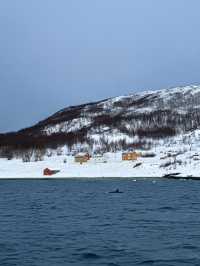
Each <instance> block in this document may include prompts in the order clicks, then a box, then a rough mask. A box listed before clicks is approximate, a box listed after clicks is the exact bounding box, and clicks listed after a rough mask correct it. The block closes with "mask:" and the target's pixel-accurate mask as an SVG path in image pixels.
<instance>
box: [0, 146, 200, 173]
mask: <svg viewBox="0 0 200 266" xmlns="http://www.w3.org/2000/svg"><path fill="white" fill-rule="evenodd" d="M107 156H108V160H107V163H97V162H95V161H94V160H93V159H91V160H90V161H88V162H87V163H83V164H79V163H75V162H74V158H73V157H72V156H53V157H50V158H48V157H45V159H44V160H43V161H41V162H28V163H23V162H22V160H16V159H13V160H10V161H9V160H6V159H0V178H45V176H44V175H43V170H44V169H45V168H47V167H48V168H50V169H56V170H60V172H59V173H57V174H55V175H53V176H51V177H47V178H81V177H83V178H104V177H105V178H106V177H119V178H122V177H133V178H134V177H137V178H138V177H162V176H163V175H165V174H169V173H175V172H178V173H180V175H181V176H182V177H186V176H188V175H193V176H196V177H200V167H199V161H195V160H194V161H193V160H191V159H190V161H188V162H187V163H184V161H185V160H186V157H187V156H186V154H182V155H179V160H182V161H183V163H182V164H181V165H178V164H176V165H171V166H169V167H161V165H162V164H163V163H166V160H165V161H164V160H163V159H162V157H161V156H163V152H162V151H161V150H160V151H158V152H157V154H156V156H155V157H152V158H139V159H138V160H137V161H122V160H121V153H116V154H114V153H113V154H108V155H107ZM188 158H189V157H188ZM64 159H65V160H66V161H67V162H66V163H64ZM167 161H169V160H168V159H167ZM137 163H141V165H139V166H137V167H134V166H135V165H136V164H137Z"/></svg>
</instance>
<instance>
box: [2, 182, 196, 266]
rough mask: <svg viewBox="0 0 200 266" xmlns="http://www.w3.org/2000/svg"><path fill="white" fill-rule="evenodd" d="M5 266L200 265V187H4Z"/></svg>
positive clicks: (57, 184)
mask: <svg viewBox="0 0 200 266" xmlns="http://www.w3.org/2000/svg"><path fill="white" fill-rule="evenodd" d="M116 188H119V189H120V190H121V191H123V192H124V193H121V194H112V193H108V192H109V191H113V190H114V189H116ZM0 265H1V266H14V265H17V266H18V265H20V266H29V265H30V266H50V265H51V266H62V265H77V266H78V265H109V266H115V265H116V266H117V265H120V266H121V265H122V266H123V265H124V266H126V265H154V266H155V265H156V266H157V265H159V266H165V265H168V266H173V265H181V266H184V265H198V266H199V265H200V182H198V181H162V180H156V181H154V180H137V181H136V182H134V181H133V180H131V179H109V180H100V179H92V180H91V179H90V180H88V179H82V180H80V179H77V180H2V181H0Z"/></svg>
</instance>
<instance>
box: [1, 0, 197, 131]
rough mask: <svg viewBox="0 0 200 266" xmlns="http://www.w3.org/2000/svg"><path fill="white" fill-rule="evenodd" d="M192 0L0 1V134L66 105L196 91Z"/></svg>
mask: <svg viewBox="0 0 200 266" xmlns="http://www.w3.org/2000/svg"><path fill="white" fill-rule="evenodd" d="M199 14H200V1H199V0H166V1H164V0H163V1H162V0H58V1H56V0H1V1H0V90H1V94H0V95H1V100H0V132H5V131H10V130H18V129H20V128H22V127H27V126H30V125H32V124H34V123H35V122H37V121H39V120H41V119H43V118H46V117H47V116H49V115H50V114H52V113H54V112H56V111H58V110H59V109H61V108H63V107H66V106H68V105H76V104H80V103H84V102H88V101H94V100H98V99H103V98H107V97H111V96H117V95H123V94H128V93H131V92H134V91H141V90H144V89H160V88H166V87H172V86H177V85H186V84H200V15H199Z"/></svg>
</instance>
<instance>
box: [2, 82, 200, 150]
mask: <svg viewBox="0 0 200 266" xmlns="http://www.w3.org/2000/svg"><path fill="white" fill-rule="evenodd" d="M199 126H200V86H186V87H177V88H171V89H164V90H159V91H146V92H141V93H134V94H130V95H127V96H120V97H114V98H109V99H106V100H102V101H99V102H94V103H88V104H83V105H79V106H71V107H68V108H65V109H63V110H60V111H59V112H57V113H55V114H54V115H52V116H50V117H49V118H47V119H45V120H43V121H41V122H39V123H38V124H36V125H35V126H33V127H30V128H26V129H23V130H20V131H19V132H15V133H8V134H1V135H0V147H1V149H2V148H5V147H11V148H12V149H15V150H16V149H28V148H30V147H36V148H38V147H39V148H41V147H42V148H52V149H54V148H57V147H58V146H62V145H66V146H68V147H69V148H74V147H76V146H77V145H78V146H79V147H80V145H81V146H82V147H87V146H89V147H90V148H91V149H98V150H101V149H102V150H103V151H110V150H112V151H114V150H120V149H121V150H122V149H126V148H128V147H130V146H131V147H133V146H134V147H135V146H138V145H141V146H142V145H143V146H144V145H146V144H148V143H149V142H154V141H158V140H159V139H166V138H172V137H175V136H176V135H179V134H185V133H187V132H192V131H194V130H196V129H198V128H199Z"/></svg>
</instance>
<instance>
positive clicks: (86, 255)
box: [81, 252, 101, 259]
mask: <svg viewBox="0 0 200 266" xmlns="http://www.w3.org/2000/svg"><path fill="white" fill-rule="evenodd" d="M81 257H82V258H83V259H100V258H101V256H99V255H97V254H96V253H92V252H87V253H83V254H82V255H81Z"/></svg>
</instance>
